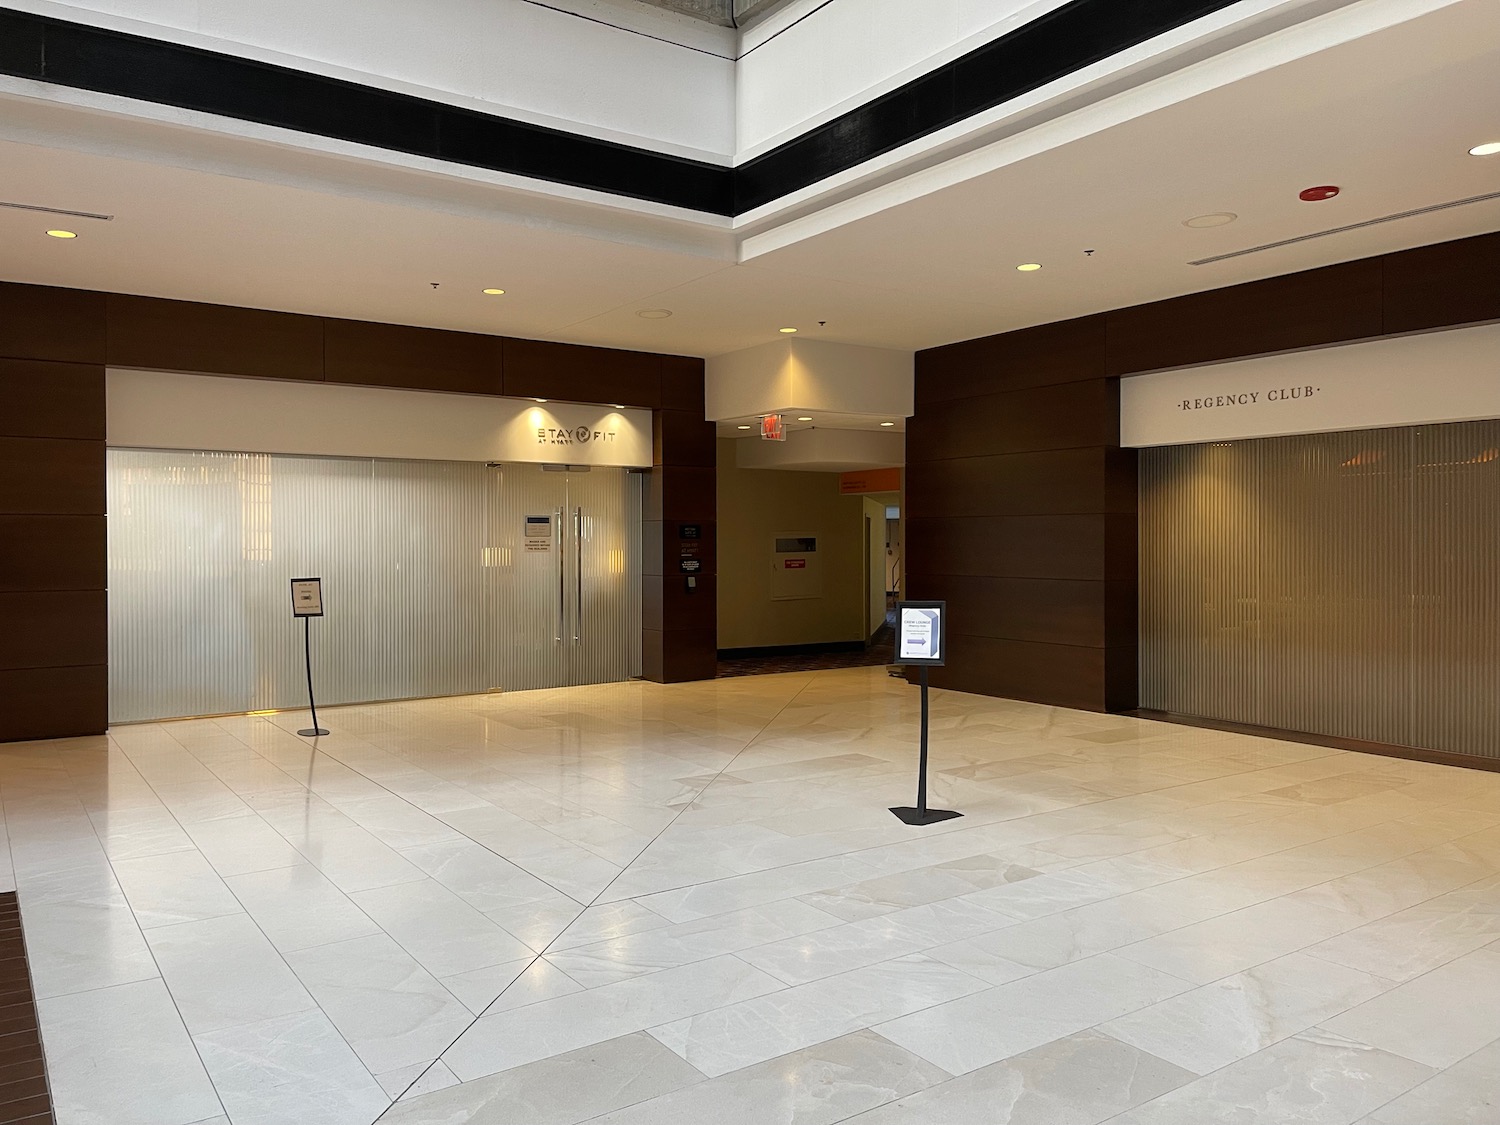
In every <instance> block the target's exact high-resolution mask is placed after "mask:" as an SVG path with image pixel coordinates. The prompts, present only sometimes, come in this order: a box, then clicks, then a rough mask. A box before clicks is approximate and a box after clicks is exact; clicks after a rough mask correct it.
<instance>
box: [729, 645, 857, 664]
mask: <svg viewBox="0 0 1500 1125" xmlns="http://www.w3.org/2000/svg"><path fill="white" fill-rule="evenodd" d="M869 647H870V646H869V645H868V644H866V643H865V642H864V641H824V642H822V643H820V644H813V645H765V646H763V647H760V648H721V649H720V650H719V659H720V660H750V659H754V658H755V657H760V656H826V655H828V654H829V653H835V652H865V651H866V650H867V649H869Z"/></svg>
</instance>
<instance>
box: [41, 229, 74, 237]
mask: <svg viewBox="0 0 1500 1125" xmlns="http://www.w3.org/2000/svg"><path fill="white" fill-rule="evenodd" d="M47 234H48V235H49V236H51V237H52V238H77V237H78V235H76V234H74V233H73V232H72V231H70V230H49V231H48V232H47Z"/></svg>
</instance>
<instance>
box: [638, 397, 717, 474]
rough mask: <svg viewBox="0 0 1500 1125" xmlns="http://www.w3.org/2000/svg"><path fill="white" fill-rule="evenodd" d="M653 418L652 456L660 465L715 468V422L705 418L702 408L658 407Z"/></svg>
mask: <svg viewBox="0 0 1500 1125" xmlns="http://www.w3.org/2000/svg"><path fill="white" fill-rule="evenodd" d="M651 420H652V436H653V439H654V448H653V458H652V459H653V461H654V462H655V463H656V464H658V465H686V466H690V467H697V468H709V469H712V468H714V467H715V465H716V463H717V462H716V457H717V449H716V445H715V430H714V424H713V423H712V422H708V421H705V420H704V418H703V412H702V411H701V410H699V411H696V412H694V411H688V410H658V411H656V412H655V413H654V414H652V416H651Z"/></svg>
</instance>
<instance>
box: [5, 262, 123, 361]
mask: <svg viewBox="0 0 1500 1125" xmlns="http://www.w3.org/2000/svg"><path fill="white" fill-rule="evenodd" d="M0 357H4V358H6V359H47V360H54V361H56V362H59V363H103V362H104V294H103V293H95V292H92V291H90V290H87V289H56V288H53V287H51V286H47V285H21V284H18V283H16V282H0Z"/></svg>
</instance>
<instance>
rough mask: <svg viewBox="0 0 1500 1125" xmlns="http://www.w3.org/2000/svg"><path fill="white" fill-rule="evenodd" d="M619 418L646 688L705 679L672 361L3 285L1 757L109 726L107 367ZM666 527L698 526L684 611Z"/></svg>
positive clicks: (713, 637) (699, 479)
mask: <svg viewBox="0 0 1500 1125" xmlns="http://www.w3.org/2000/svg"><path fill="white" fill-rule="evenodd" d="M106 366H110V367H121V368H129V367H136V368H147V369H151V370H156V371H184V372H196V373H199V374H212V375H233V376H240V377H244V378H267V379H281V380H297V381H310V382H327V383H343V384H352V385H362V386H379V387H399V388H406V389H412V390H425V391H438V392H457V393H461V394H479V395H503V396H506V397H512V398H550V399H555V400H559V401H571V402H591V403H600V402H602V403H619V404H621V405H623V406H634V407H641V408H644V409H649V410H651V411H652V429H653V449H652V468H651V470H650V474H649V478H648V482H647V488H646V494H645V503H644V509H645V511H644V515H645V519H644V529H643V539H644V543H645V549H644V558H643V572H644V577H643V580H642V591H641V597H642V614H643V630H642V659H643V665H644V674H645V676H646V678H648V679H652V680H657V681H659V682H676V681H680V680H692V679H703V678H708V677H712V676H713V675H714V673H715V670H716V653H715V648H716V643H717V632H718V630H717V624H716V619H715V613H716V608H715V599H714V598H713V597H712V596H711V595H712V585H713V570H714V558H715V554H714V550H713V544H714V528H715V508H714V504H715V493H714V430H713V426H712V424H711V423H709V422H706V421H705V420H704V405H703V361H702V360H700V359H695V358H691V357H684V356H667V355H657V354H653V353H646V352H630V351H620V350H616V349H611V348H591V347H582V346H578V345H571V344H557V343H548V342H543V341H536V340H518V339H511V338H506V337H499V336H488V335H481V334H478V333H468V332H446V331H440V330H437V329H429V328H413V327H408V326H404V325H394V324H375V323H369V322H364V321H350V320H337V319H333V318H327V317H318V316H304V315H300V314H295V313H280V312H267V311H264V310H259V309H241V308H230V307H227V306H221V305H204V304H197V303H194V302H188V301H168V300H161V299H158V298H153V297H139V296H132V295H128V294H118V293H100V292H94V291H89V290H77V289H59V288H53V287H48V286H38V285H21V284H14V283H0V741H14V740H18V739H33V738H58V737H66V736H71V735H83V734H97V733H100V732H101V731H103V730H104V729H105V726H106V722H107V696H108V675H107V671H108V670H107V657H106V652H107V636H106V622H107V606H106V602H105V559H106V554H105V547H106V544H105V471H104V466H105V456H104V451H105V436H104V424H105V367H106ZM680 521H691V522H692V523H694V524H697V525H699V527H700V529H701V540H700V542H701V544H702V545H701V547H700V548H699V551H700V557H701V558H702V559H703V562H702V570H701V572H700V574H701V577H700V586H701V585H707V586H708V587H709V590H708V591H707V592H708V593H709V595H710V596H707V597H701V596H698V597H690V596H685V593H684V591H683V589H682V588H681V587H682V580H681V578H680V576H678V575H677V573H676V571H677V568H676V566H675V563H674V565H673V566H672V567H671V570H672V577H671V578H670V579H669V578H666V577H664V573H665V571H666V569H667V567H666V564H665V560H666V559H667V558H668V557H669V556H670V553H675V551H676V550H677V528H678V525H679V522H680Z"/></svg>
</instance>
